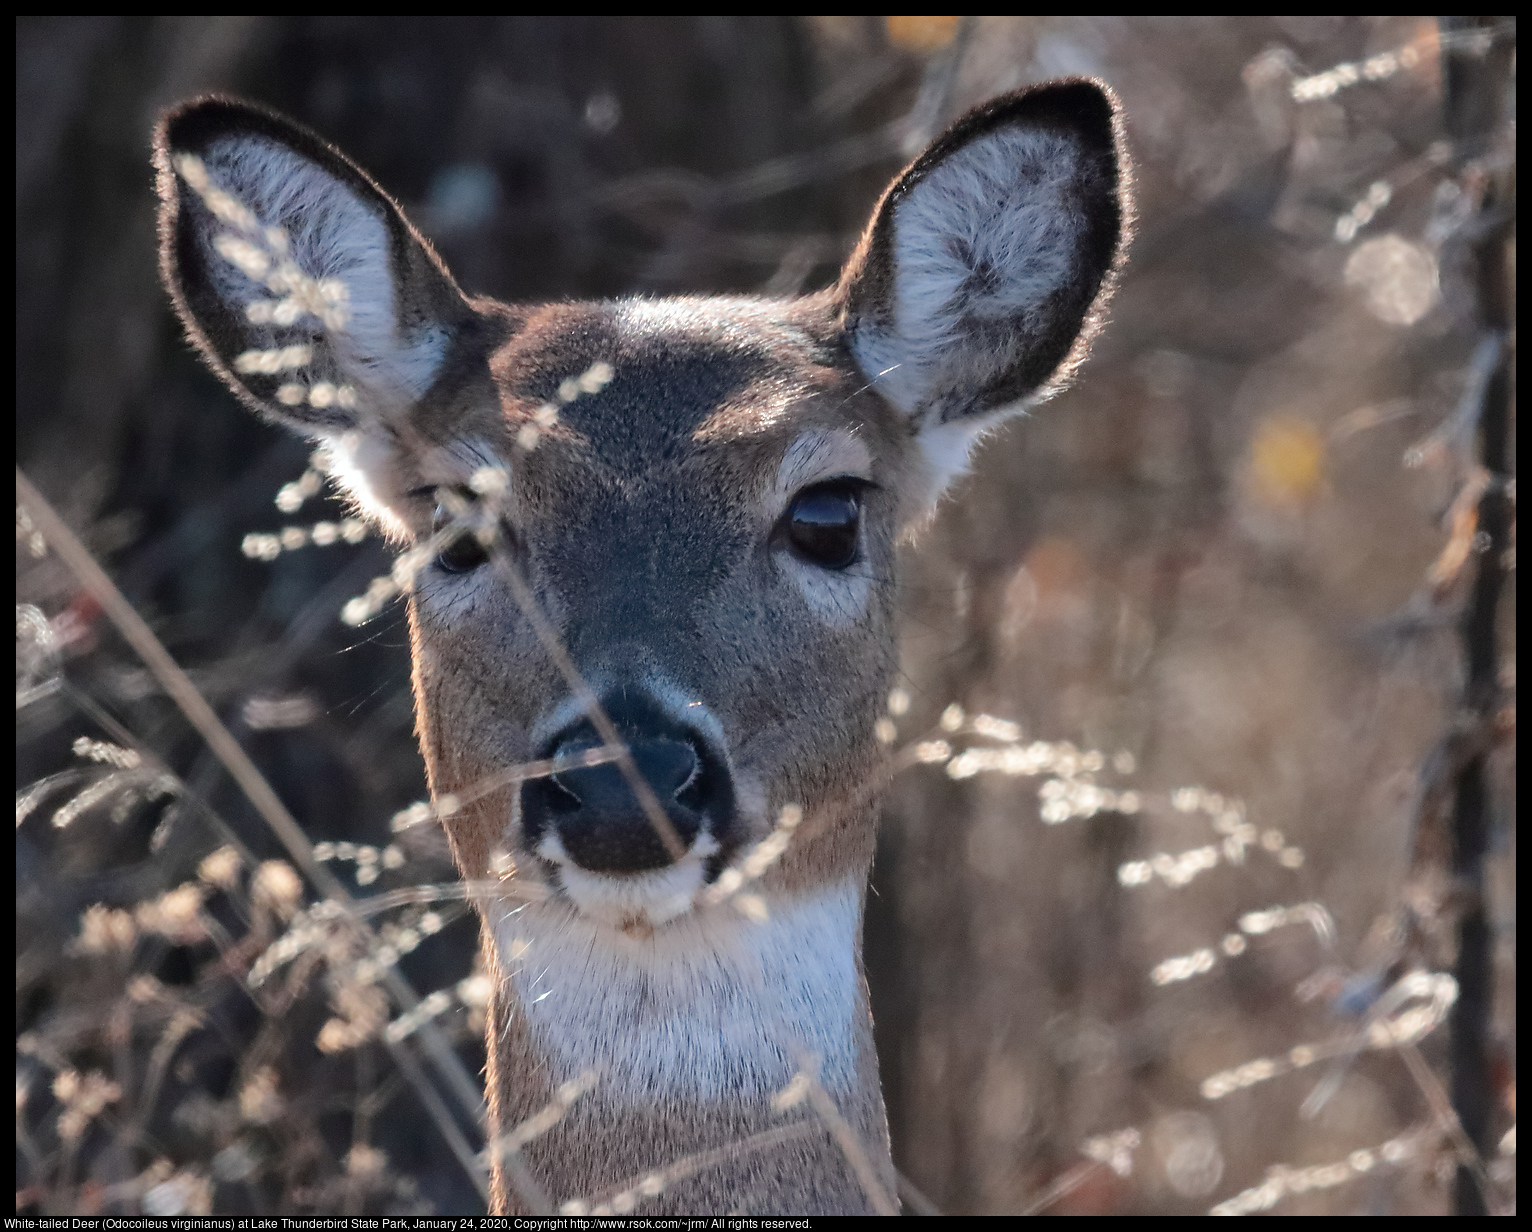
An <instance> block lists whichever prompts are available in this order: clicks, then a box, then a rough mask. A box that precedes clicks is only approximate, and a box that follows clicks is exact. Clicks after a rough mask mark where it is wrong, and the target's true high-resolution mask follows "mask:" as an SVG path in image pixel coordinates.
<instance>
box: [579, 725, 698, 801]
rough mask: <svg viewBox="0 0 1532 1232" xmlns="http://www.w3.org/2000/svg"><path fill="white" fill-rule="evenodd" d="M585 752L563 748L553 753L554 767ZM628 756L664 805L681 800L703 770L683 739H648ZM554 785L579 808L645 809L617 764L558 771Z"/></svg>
mask: <svg viewBox="0 0 1532 1232" xmlns="http://www.w3.org/2000/svg"><path fill="white" fill-rule="evenodd" d="M584 751H585V750H584V749H583V748H579V747H575V748H571V747H569V746H565V747H563V748H560V749H559V750H558V752H556V753H555V754H554V764H555V765H557V764H558V763H559V762H561V761H565V762H567V761H569V760H570V759H571V758H573V757H576V756H578V755H579V754H580V753H583V752H584ZM628 755H629V756H630V757H631V758H632V759H633V766H634V768H635V769H637V771H638V772H639V774H640V775H642V776H643V779H644V781H645V782H646V783H648V784H649V789H650V790H651V791H652V792H654V795H655V798H656V799H658V800H659V801H660V802H661V805H662V806H663V805H665V804H667V803H668V802H669V801H671V800H675V799H676V798H678V797H679V796H680V795H681V794H682V793H683V792H684V791H685V790H686V789H687V787H689V786H690V785H691V782H692V780H693V779H695V778H696V777H697V775H698V774H699V773H701V771H702V759H701V758H699V757H698V756H697V750H696V749H694V748H692V746H691V745H690V744H688V743H686V741H684V740H665V739H660V740H646V741H643V742H641V743H638V744H632V745H629V746H628ZM553 782H554V784H555V785H556V786H557V787H558V788H559V790H560V791H562V792H564V793H565V794H566V795H568V796H569V797H570V799H571V800H572V801H573V803H574V804H575V805H576V806H578V807H579V808H582V809H586V810H589V811H592V812H595V813H612V812H620V811H622V810H623V809H627V808H632V807H635V806H636V807H642V806H641V805H640V804H639V802H638V800H637V797H636V794H635V793H634V791H633V784H632V783H631V782H629V780H628V777H627V775H625V774H624V773H623V768H622V767H621V766H619V765H618V764H617V763H616V762H611V761H609V762H602V763H601V764H599V765H595V766H587V765H575V766H570V767H569V768H568V769H566V770H555V771H554V772H553Z"/></svg>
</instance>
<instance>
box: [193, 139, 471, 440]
mask: <svg viewBox="0 0 1532 1232" xmlns="http://www.w3.org/2000/svg"><path fill="white" fill-rule="evenodd" d="M203 162H204V166H205V168H206V171H207V173H208V175H209V176H210V178H211V180H212V182H213V184H214V185H216V186H217V187H218V188H221V189H222V191H223V192H225V193H227V194H228V195H229V196H230V197H232V198H233V199H234V200H235V201H236V202H238V203H239V204H241V205H243V206H244V207H245V208H246V209H248V210H249V211H250V212H251V213H252V214H253V215H254V218H255V221H256V224H257V226H258V227H259V228H260V230H261V231H262V232H263V233H265V232H266V231H268V230H269V229H270V228H280V229H281V232H282V233H283V234H284V235H285V240H286V245H285V246H286V248H287V254H288V256H289V257H290V259H291V261H292V263H293V264H294V265H295V266H296V267H297V269H298V271H299V272H300V273H301V274H302V275H304V276H305V277H306V278H308V279H309V280H311V281H312V282H313V283H314V284H316V285H318V286H322V287H326V289H329V288H333V289H334V291H335V293H336V294H335V296H334V298H335V300H336V301H337V302H336V303H335V307H336V308H338V309H339V310H340V311H339V312H336V313H333V314H327V315H326V316H325V317H316V316H313V315H312V314H306V319H305V318H300V319H299V320H297V321H295V322H293V323H292V324H293V325H294V326H297V327H312V326H314V325H316V324H318V325H321V326H322V328H323V329H324V333H325V341H326V343H327V344H328V349H329V352H330V353H329V355H328V357H327V358H328V360H329V365H327V366H328V367H331V368H332V370H331V371H323V370H320V371H311V372H308V373H295V374H294V375H295V377H298V378H300V379H299V381H298V383H300V384H301V383H304V382H303V381H302V379H301V378H302V377H305V376H306V377H308V378H310V379H309V380H308V382H307V384H308V386H309V387H310V388H312V385H313V384H315V383H317V382H316V381H315V380H314V379H313V378H315V377H318V378H319V379H321V380H322V379H325V378H327V377H328V378H330V379H331V380H332V383H334V384H337V385H339V384H340V383H341V382H346V383H349V384H351V385H352V386H353V387H354V388H355V389H356V394H357V402H358V406H359V407H360V408H361V409H362V411H363V413H362V414H361V415H360V416H359V417H358V418H359V422H363V423H365V422H366V420H367V419H368V418H370V417H371V416H372V415H382V416H387V415H389V414H391V413H394V412H397V411H399V410H402V409H405V408H407V407H408V406H409V405H410V404H411V403H413V402H414V401H415V400H416V399H417V398H419V397H420V395H421V394H423V393H424V392H425V391H426V390H427V389H428V388H429V387H430V385H431V382H432V380H433V379H434V378H435V376H436V372H437V370H438V369H439V368H440V366H441V361H442V357H443V355H444V354H445V351H446V344H447V336H446V332H445V331H444V330H443V329H442V328H441V327H440V326H439V325H436V324H435V323H432V322H425V323H423V324H422V325H421V326H419V327H417V328H416V329H414V330H412V331H409V332H406V331H405V330H403V329H401V327H400V325H399V320H400V313H399V303H398V299H399V295H400V290H401V288H399V287H397V286H396V285H395V282H394V273H393V262H392V256H391V253H390V248H389V236H388V231H387V228H386V227H385V225H384V223H383V220H382V219H381V218H380V217H379V216H378V214H377V213H376V212H375V211H374V210H371V209H369V208H368V207H367V206H366V205H365V204H364V203H363V202H362V201H361V200H360V199H359V198H358V197H357V196H356V194H355V193H354V192H352V190H351V189H350V188H349V187H348V186H346V185H344V184H342V183H341V182H340V181H338V180H337V179H335V178H334V177H333V176H331V175H330V174H329V173H328V172H326V171H325V170H323V169H322V168H321V167H319V166H317V165H315V164H314V163H312V162H310V161H309V160H307V159H306V158H303V157H302V156H301V155H299V154H297V153H295V152H294V151H292V150H289V149H286V148H284V147H283V146H281V145H279V144H278V143H277V142H275V141H272V140H270V139H268V138H265V137H257V136H243V135H242V136H231V137H225V138H222V139H220V140H218V141H215V142H213V143H212V144H211V145H210V146H209V147H208V149H207V150H206V152H205V153H204V155H203ZM208 224H211V226H208ZM204 225H205V226H206V227H207V229H208V231H216V232H220V233H227V232H229V231H230V230H232V229H231V228H229V227H227V226H225V225H224V224H223V223H222V222H221V221H220V220H218V219H215V218H214V217H213V216H212V215H211V214H209V215H207V216H206V222H205V224H204ZM250 238H252V239H255V238H257V237H250ZM205 239H206V241H207V242H208V243H209V244H211V243H213V241H214V240H215V239H216V235H215V234H206V235H205ZM273 255H275V254H273ZM208 268H209V272H210V274H212V275H213V277H214V280H215V285H216V287H217V290H218V292H219V294H220V295H221V296H222V297H223V298H224V299H225V300H226V301H227V302H228V303H229V305H230V306H231V307H232V308H234V309H235V310H237V311H244V312H245V313H246V319H247V321H249V322H250V324H249V329H250V335H251V338H250V342H251V349H266V348H267V347H276V346H279V345H281V343H282V341H283V335H284V334H286V333H290V332H291V329H287V330H284V329H283V327H282V326H280V325H277V324H275V323H272V324H269V325H264V326H263V325H262V324H260V323H258V322H256V321H251V320H250V317H249V308H250V305H252V304H270V305H271V307H274V306H275V304H276V303H278V302H280V299H278V298H275V297H276V296H278V295H280V292H277V291H275V290H273V289H272V288H271V287H270V286H269V285H268V284H267V282H266V281H264V280H257V279H255V278H252V277H251V276H250V271H249V270H248V268H246V269H242V268H240V267H239V266H238V265H236V264H235V263H234V262H232V261H229V260H223V261H210V262H209V267H208ZM215 271H216V272H215ZM271 307H268V308H267V309H266V311H268V312H269V311H270V310H271ZM258 311H259V310H258Z"/></svg>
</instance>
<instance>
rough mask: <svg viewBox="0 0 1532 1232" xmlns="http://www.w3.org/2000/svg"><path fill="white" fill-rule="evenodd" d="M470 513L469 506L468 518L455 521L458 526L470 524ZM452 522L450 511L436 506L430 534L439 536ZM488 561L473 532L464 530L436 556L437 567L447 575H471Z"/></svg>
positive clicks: (483, 548)
mask: <svg viewBox="0 0 1532 1232" xmlns="http://www.w3.org/2000/svg"><path fill="white" fill-rule="evenodd" d="M454 503H456V502H454ZM471 513H472V507H471V506H470V509H469V514H470V516H467V517H460V518H457V519H456V521H457V522H458V523H459V524H463V523H471V522H472V521H473V520H474V519H473V517H472V516H471ZM453 521H454V518H453V514H452V510H450V509H449V508H448V507H447V506H446V505H445V504H441V505H437V506H436V515H435V516H434V517H433V518H432V519H431V533H432V534H433V535H437V534H440V533H441V532H442V531H443V530H445V529H446V528H448V527H449V526H451V525H452V523H453ZM488 559H489V553H488V551H486V550H485V547H484V545H483V544H482V543H480V542H479V537H478V536H477V535H475V534H474V533H473V531H471V530H466V529H465V530H461V531H459V532H458V533H457V535H456V537H454V538H453V539H450V540H449V541H448V542H447V545H446V546H445V547H444V548H442V550H441V551H440V552H438V553H437V554H436V563H437V565H438V566H439V567H440V568H442V569H444V570H446V572H448V573H472V572H473V571H474V570H475V569H477V568H478V567H479V566H480V565H482V564H483V563H484V562H485V561H487V560H488Z"/></svg>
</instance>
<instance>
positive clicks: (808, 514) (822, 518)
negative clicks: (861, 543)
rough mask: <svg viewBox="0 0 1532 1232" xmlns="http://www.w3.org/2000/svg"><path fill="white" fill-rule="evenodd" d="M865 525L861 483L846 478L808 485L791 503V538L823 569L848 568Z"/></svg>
mask: <svg viewBox="0 0 1532 1232" xmlns="http://www.w3.org/2000/svg"><path fill="white" fill-rule="evenodd" d="M861 525H862V494H861V488H860V485H859V484H857V483H855V482H852V481H848V480H844V479H837V480H832V481H831V482H830V483H821V484H816V485H815V486H814V487H812V488H805V489H804V490H803V491H802V492H799V493H798V495H797V496H795V497H793V503H792V504H791V505H789V506H788V507H787V539H788V542H789V543H791V544H792V545H793V550H794V551H796V552H797V553H798V555H799V556H801V557H803V559H804V560H806V561H808V562H809V563H810V564H815V565H818V566H819V567H820V568H822V569H844V568H845V567H846V566H847V565H849V564H850V563H851V562H852V561H854V560H855V559H856V540H857V533H858V531H859V530H860V529H861Z"/></svg>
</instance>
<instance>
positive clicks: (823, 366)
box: [438, 299, 911, 506]
mask: <svg viewBox="0 0 1532 1232" xmlns="http://www.w3.org/2000/svg"><path fill="white" fill-rule="evenodd" d="M837 360H838V357H837V356H834V355H832V354H826V351H825V348H823V347H821V346H820V345H818V344H817V343H816V342H815V341H814V340H813V339H812V338H811V337H810V336H809V335H808V334H807V333H806V332H805V331H804V330H803V329H802V328H800V327H799V326H798V325H797V324H796V323H794V322H793V321H792V320H791V319H787V318H784V317H783V316H781V315H774V314H773V313H772V312H771V311H770V306H768V305H762V304H759V303H752V302H749V301H731V300H716V299H708V300H703V299H697V300H679V301H628V302H624V303H618V304H604V305H551V306H548V307H546V308H543V309H540V310H538V311H537V312H536V313H535V314H534V316H533V317H532V319H531V320H529V321H528V322H527V324H526V326H525V328H523V329H522V330H521V331H520V332H518V333H517V334H516V335H515V336H513V337H511V338H509V339H508V340H506V341H505V342H504V343H503V344H502V345H501V346H500V347H499V348H498V350H496V351H495V352H494V353H493V354H491V355H490V356H489V358H488V369H489V374H490V377H491V383H492V389H493V396H494V397H495V398H496V399H498V403H499V406H498V411H499V417H500V418H501V419H502V421H503V429H504V430H503V431H496V432H494V433H493V435H494V437H496V438H498V440H499V441H500V442H501V444H499V446H498V448H497V449H495V450H494V451H493V452H494V453H498V455H499V457H500V460H501V461H502V462H503V463H505V464H506V465H507V466H508V469H509V470H510V472H511V474H512V483H513V485H514V486H515V487H517V488H518V489H519V490H520V493H521V494H522V495H523V496H525V497H527V498H529V499H531V500H534V501H535V500H537V498H538V497H541V498H543V499H544V500H548V499H551V500H553V501H554V502H555V503H562V502H561V501H560V498H561V497H569V496H573V497H575V498H577V499H580V500H581V501H585V500H599V501H610V500H619V501H621V500H632V499H637V498H638V497H639V496H640V494H642V493H645V492H650V491H653V490H654V489H656V488H659V489H664V488H667V487H674V488H678V489H679V488H693V489H695V488H701V489H704V490H709V489H710V490H711V491H712V494H713V495H714V496H715V497H716V498H717V499H718V500H719V501H720V502H724V503H748V504H755V503H758V502H760V501H762V500H764V501H765V502H767V503H768V504H776V505H778V506H780V504H781V503H782V502H783V501H784V500H785V499H786V498H787V497H790V496H791V495H792V493H793V492H795V491H797V490H799V489H801V488H803V487H805V486H807V485H809V484H812V483H814V482H816V481H817V480H820V479H824V478H830V477H836V476H851V477H856V478H863V479H871V478H873V471H874V469H875V468H878V469H892V468H894V467H896V466H897V465H898V462H899V460H900V459H901V458H902V456H903V454H904V453H906V452H908V450H909V449H910V447H911V446H910V439H909V438H910V434H909V432H908V430H907V427H906V425H905V424H904V423H903V422H902V421H901V420H900V419H899V417H898V416H897V415H895V414H892V413H890V412H889V410H888V408H887V407H886V406H885V405H884V404H883V403H882V402H881V401H880V400H878V399H875V398H871V397H869V396H866V395H865V394H863V393H862V391H860V389H859V382H857V380H856V379H855V376H854V374H852V373H850V372H848V371H845V370H843V369H842V368H840V367H839V366H837ZM592 374H595V375H594V378H593V377H592ZM859 395H860V396H859ZM462 418H463V422H464V425H465V426H468V425H472V426H474V427H482V426H484V423H485V421H484V419H483V417H482V416H469V415H464V416H463V417H462ZM489 452H491V451H490V448H489V446H488V445H487V444H486V442H485V441H484V440H483V439H480V440H477V441H475V440H471V439H464V440H461V441H460V442H459V443H458V444H457V445H456V446H454V447H449V448H448V449H447V450H445V451H443V453H442V455H441V457H440V458H439V459H438V462H439V463H440V462H443V461H444V462H445V466H446V471H447V472H448V473H444V474H442V475H441V476H440V477H439V481H450V480H451V479H453V478H457V477H458V473H459V472H463V471H464V470H465V468H471V467H472V466H475V465H482V464H483V460H484V458H485V456H486V453H489Z"/></svg>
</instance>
